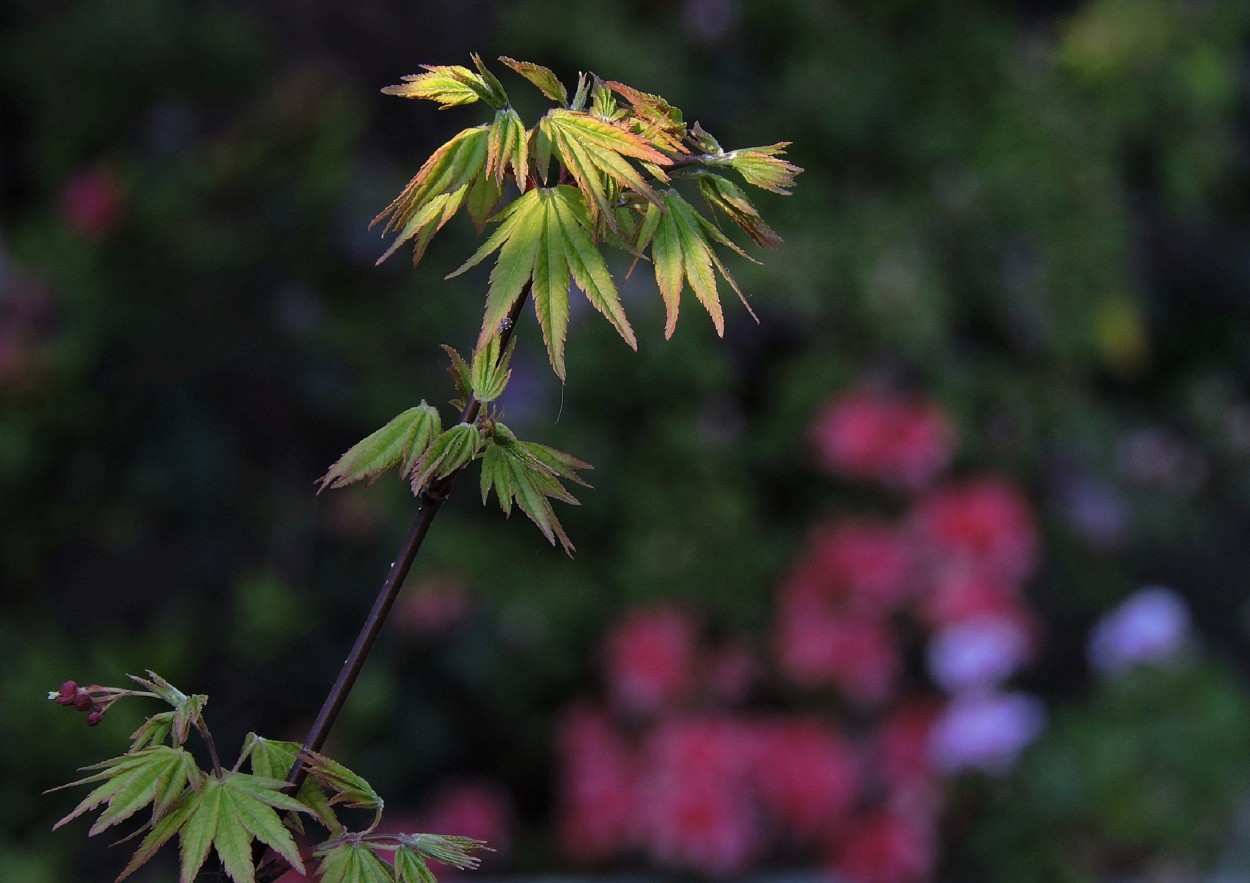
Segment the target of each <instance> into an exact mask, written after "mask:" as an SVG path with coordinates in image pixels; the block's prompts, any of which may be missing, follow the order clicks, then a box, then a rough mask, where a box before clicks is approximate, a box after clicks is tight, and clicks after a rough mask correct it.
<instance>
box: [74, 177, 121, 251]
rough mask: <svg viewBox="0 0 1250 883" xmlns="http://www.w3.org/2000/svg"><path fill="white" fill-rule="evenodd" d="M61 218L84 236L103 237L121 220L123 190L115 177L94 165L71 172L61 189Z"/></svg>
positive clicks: (88, 237) (89, 237) (90, 237)
mask: <svg viewBox="0 0 1250 883" xmlns="http://www.w3.org/2000/svg"><path fill="white" fill-rule="evenodd" d="M60 211H61V219H62V220H63V221H64V222H65V224H66V225H67V226H68V227H69V228H70V229H71V230H73V231H74V232H76V233H78V234H79V235H81V236H84V237H86V238H87V239H102V238H104V237H105V236H107V235H108V234H109V233H111V232H112V231H113V229H114V228H115V227H116V226H117V224H118V222H119V221H120V220H121V215H122V190H121V185H120V184H119V183H118V181H117V177H116V176H115V175H114V174H113V173H112V172H110V171H108V170H107V169H104V168H101V167H96V168H91V169H85V170H83V171H80V172H77V173H75V174H74V175H72V176H71V177H70V178H69V179H68V180H67V181H66V182H65V184H64V186H63V187H62V188H61V196H60Z"/></svg>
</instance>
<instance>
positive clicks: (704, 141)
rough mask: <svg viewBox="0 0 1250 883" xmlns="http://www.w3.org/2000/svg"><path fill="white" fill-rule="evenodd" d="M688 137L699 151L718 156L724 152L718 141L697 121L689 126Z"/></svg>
mask: <svg viewBox="0 0 1250 883" xmlns="http://www.w3.org/2000/svg"><path fill="white" fill-rule="evenodd" d="M688 137H689V139H690V143H691V144H693V145H694V146H695V147H696V148H697V149H698V150H699V152H700V153H705V154H711V155H714V156H720V155H721V154H723V153H724V152H725V151H724V149H723V148H722V147H721V146H720V142H719V141H717V140H716V139H715V138H713V137H712V136H711V135H710V134H709V133H708V131H707V130H706V129H704V128H703V127H702V126H701V125H699V123H698V122H697V121H696V122H695V124H694V125H693V126H691V127H690V134H689V135H688Z"/></svg>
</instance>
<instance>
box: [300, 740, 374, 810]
mask: <svg viewBox="0 0 1250 883" xmlns="http://www.w3.org/2000/svg"><path fill="white" fill-rule="evenodd" d="M299 759H300V760H301V761H302V762H303V764H304V766H305V768H307V770H308V774H309V775H310V776H312V777H313V778H314V779H316V780H317V781H318V782H320V783H321V784H322V786H324V787H325V788H328V789H330V791H331V792H333V794H332V796H331V797H330V805H331V806H337V805H338V804H343V805H344V806H347V807H350V808H352V809H371V810H374V811H375V812H377V813H378V814H381V812H382V806H383V804H382V798H381V797H379V796H378V792H376V791H374V790H373V786H372V785H370V784H369V783H368V782H366V781H365V779H364V777H363V776H360V775H359V774H357V773H354V772H352V771H351V770H349V769H348V768H347V767H345V766H343V764H341V763H339V762H338V761H337V760H331V759H330V758H328V757H326V756H325V755H324V754H318V753H317V752H316V751H309V750H307V749H304V750H302V751H300V752H299Z"/></svg>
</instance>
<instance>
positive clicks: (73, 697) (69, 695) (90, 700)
mask: <svg viewBox="0 0 1250 883" xmlns="http://www.w3.org/2000/svg"><path fill="white" fill-rule="evenodd" d="M97 689H98V688H97ZM48 698H49V699H53V700H55V701H56V704H57V705H72V706H73V707H74V709H75V710H76V711H82V712H86V714H87V726H89V727H94V726H96V725H97V724H98V723H100V721H101V720H103V719H104V712H105V711H106V710H107V709H108V704H109V703H106V702H105V701H104V698H103V697H102V696H101V697H97V696H95V695H93V693H92V688H91V687H80V686H78V684H77V683H76V682H74V681H66V682H65V683H63V684H61V687H60V689H59V690H57V691H56V692H55V693H49V694H48Z"/></svg>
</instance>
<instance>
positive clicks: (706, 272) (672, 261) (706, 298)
mask: <svg viewBox="0 0 1250 883" xmlns="http://www.w3.org/2000/svg"><path fill="white" fill-rule="evenodd" d="M661 198H662V199H663V203H664V208H665V211H663V212H661V211H660V210H659V209H657V208H655V207H654V206H647V215H646V217H645V218H644V220H643V223H642V225H641V227H640V234H639V241H638V249H639V250H640V251H641V250H642V249H643V248H645V247H646V246H647V245H648V244H650V245H651V259H652V262H653V264H654V265H655V281H656V284H657V285H658V286H659V289H660V296H661V297H662V298H663V299H664V309H665V313H666V321H665V325H664V336H665V337H671V336H672V334H673V330H674V329H675V328H676V327H677V313H678V308H679V306H680V302H681V292H682V289H683V287H684V286H685V284H686V283H689V285H690V288H691V290H692V291H693V292H694V293H695V297H696V298H698V300H699V303H700V304H702V306H703V308H704V309H705V310H707V313H708V315H709V316H711V317H712V324H713V325H714V326H715V328H716V333H717V334H719V335H722V336H723V335H724V333H725V319H724V315H723V313H722V311H721V305H720V296H719V293H718V292H717V286H716V273H719V274H720V275H721V277H722V278H724V280H725V281H726V282H727V283H729V286H730V287H731V288H733V290H734V291H735V292H736V293H737V294H738V298H739V300H741V301H742V304H743V305H744V306H746V308H747V312H748V313H750V314H751V316H752V317H754V316H755V313H754V312H753V311H752V310H751V307H750V305H749V304H747V302H746V298H745V296H743V294H742V291H741V289H739V288H738V283H737V282H735V281H734V279H733V277H732V276H731V275H730V274H729V270H728V269H727V268H726V267H725V265H724V264H723V263H722V262H721V260H720V258H718V257H717V256H716V254H715V252H714V251H713V250H712V245H711V242H709V237H710V238H711V239H713V240H715V241H716V242H718V243H720V244H722V245H725V246H727V247H728V248H731V249H733V250H734V251H736V252H738V253H739V254H743V255H744V256H746V255H745V253H743V252H742V250H741V249H740V248H738V247H737V246H736V245H734V244H733V242H731V241H730V240H729V239H728V238H726V236H725V235H724V234H723V233H721V232H720V230H718V229H717V228H716V225H715V224H713V223H712V222H711V221H709V220H707V219H706V218H704V217H703V216H702V215H700V214H699V213H698V212H697V211H695V210H694V207H693V206H691V205H690V203H688V202H686V200H684V199H683V198H682V197H681V195H680V194H679V193H677V191H675V190H665V191H663V192H662V193H661Z"/></svg>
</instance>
